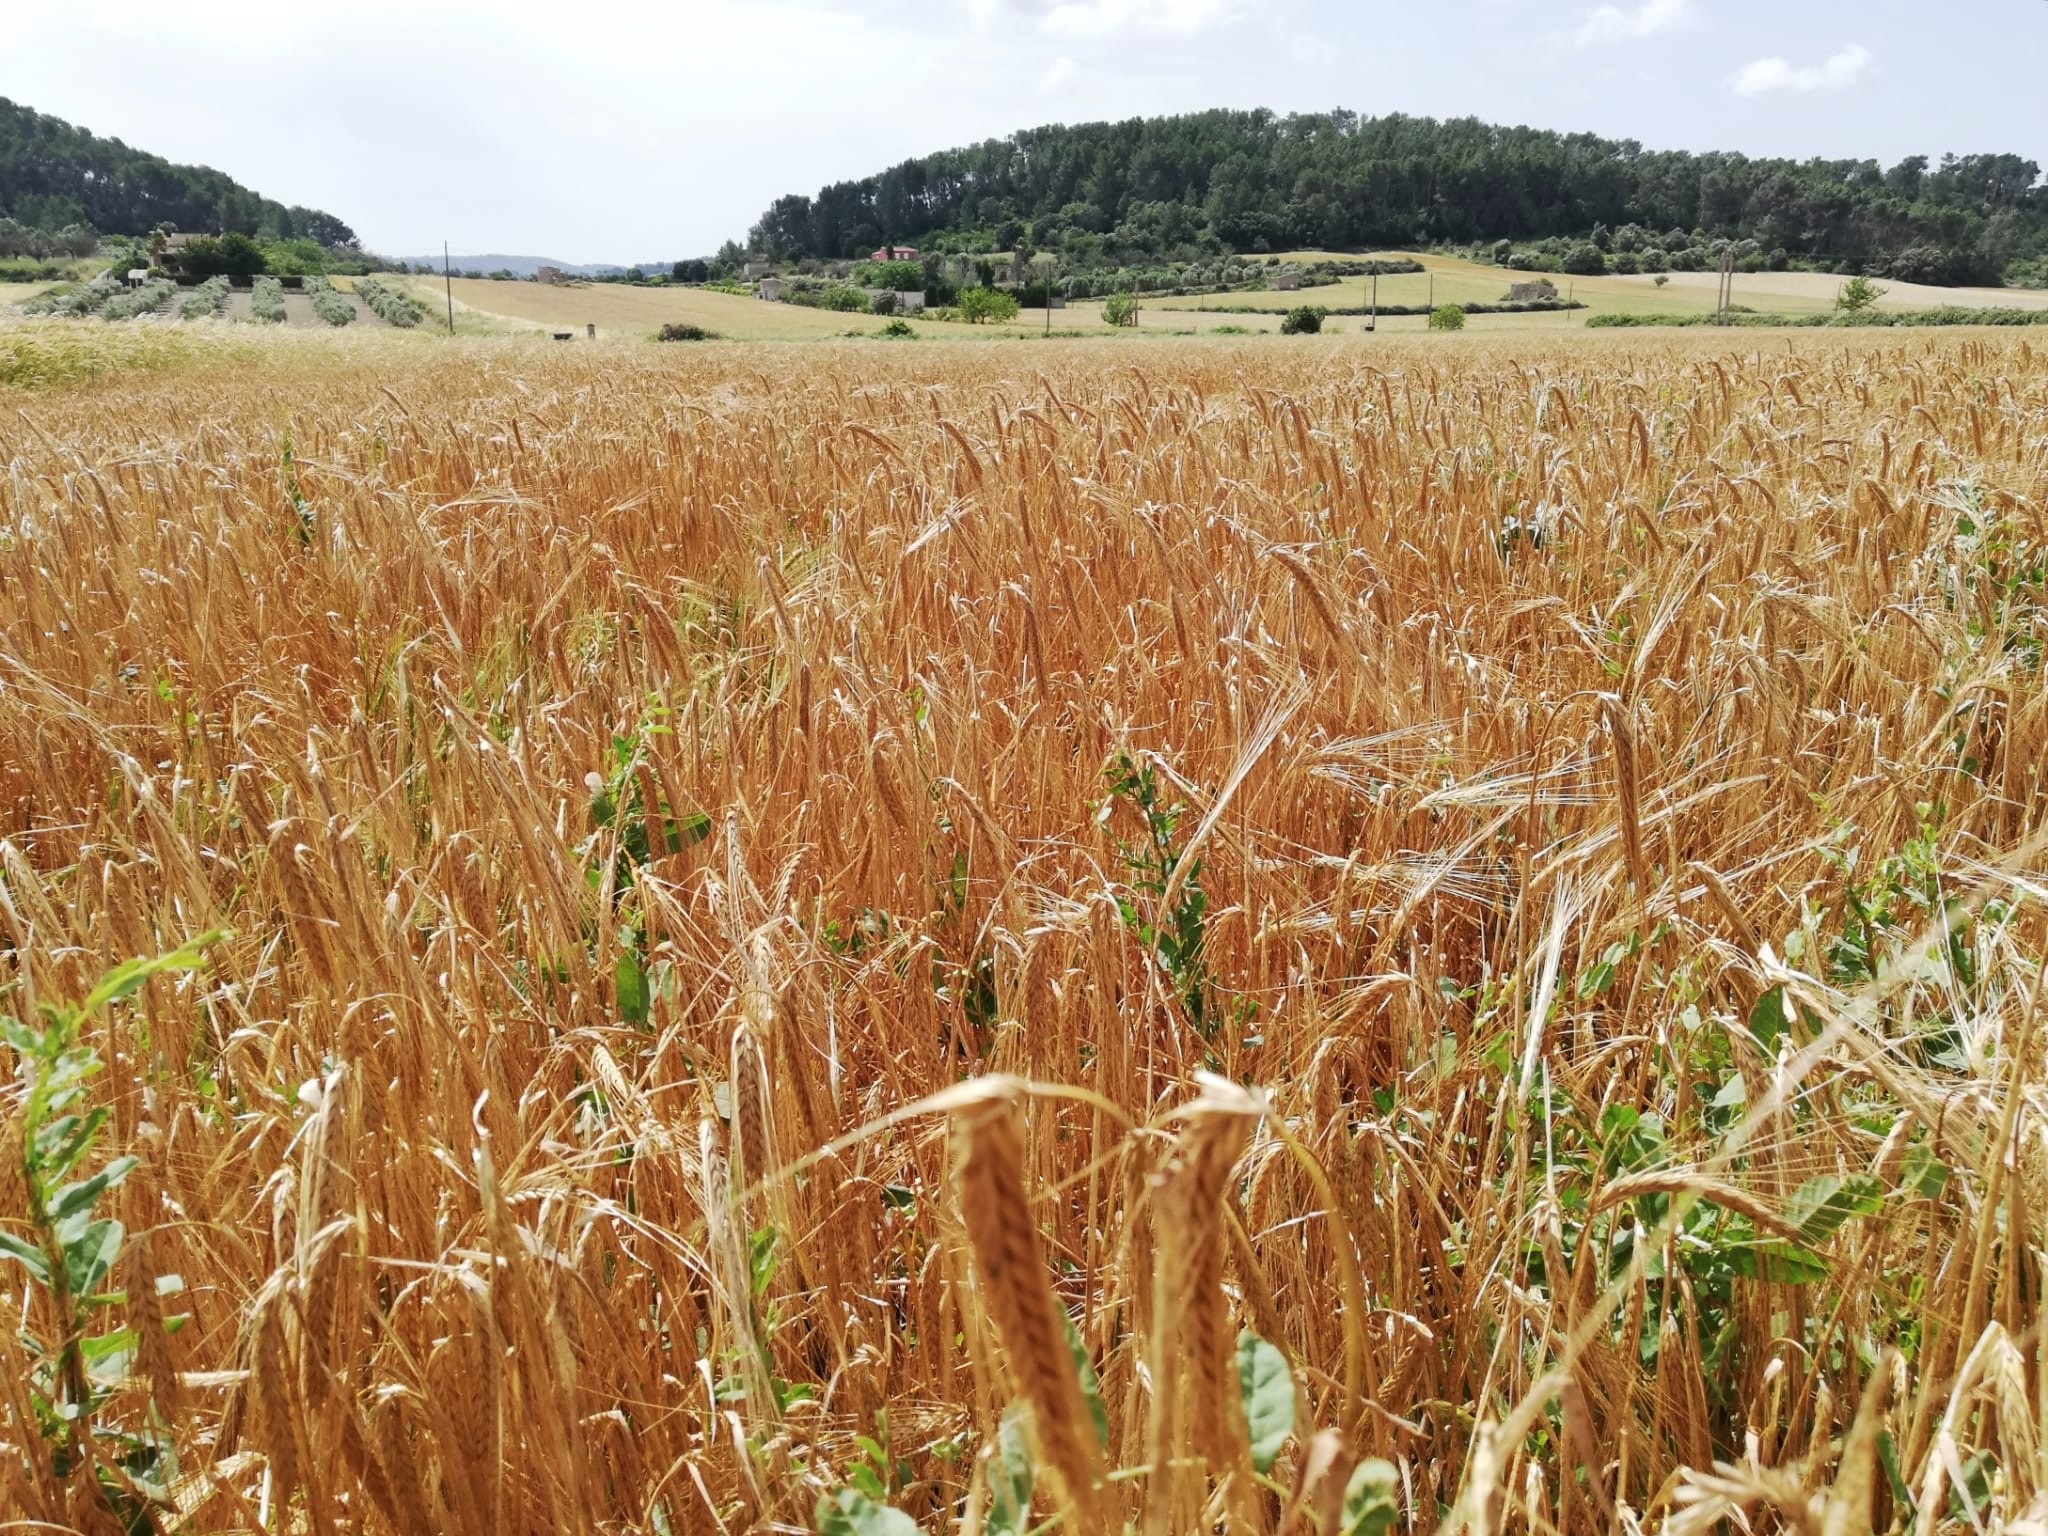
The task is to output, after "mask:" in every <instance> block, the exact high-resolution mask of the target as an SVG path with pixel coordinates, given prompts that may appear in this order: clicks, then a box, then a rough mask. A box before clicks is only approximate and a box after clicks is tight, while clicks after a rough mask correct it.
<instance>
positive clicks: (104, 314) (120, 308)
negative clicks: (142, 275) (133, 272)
mask: <svg viewBox="0 0 2048 1536" xmlns="http://www.w3.org/2000/svg"><path fill="white" fill-rule="evenodd" d="M177 291H178V285H177V284H176V283H173V282H171V281H170V280H169V279H168V278H162V277H153V278H151V279H150V280H149V281H148V282H146V283H144V284H143V285H142V286H141V287H140V288H128V289H124V290H122V291H121V292H119V293H116V294H115V295H114V296H113V297H112V298H111V299H108V300H107V302H106V303H104V304H102V305H101V306H100V318H101V319H102V320H133V319H134V318H135V317H136V316H137V315H146V314H149V313H150V312H151V311H153V310H155V309H157V308H158V307H160V306H161V305H162V304H163V302H164V301H165V300H166V299H168V298H170V297H171V296H172V295H173V294H175V293H176V292H177Z"/></svg>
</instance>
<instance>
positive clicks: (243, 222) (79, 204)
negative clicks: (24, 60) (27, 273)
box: [0, 97, 356, 247]
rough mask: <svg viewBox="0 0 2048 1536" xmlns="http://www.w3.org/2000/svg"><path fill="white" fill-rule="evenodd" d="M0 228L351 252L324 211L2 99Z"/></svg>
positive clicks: (345, 233)
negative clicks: (293, 244)
mask: <svg viewBox="0 0 2048 1536" xmlns="http://www.w3.org/2000/svg"><path fill="white" fill-rule="evenodd" d="M0 220H11V221H12V222H13V223H14V224H15V225H17V226H22V227H25V228H27V229H31V230H61V229H66V228H67V227H73V226H79V225H89V226H91V228H92V229H94V230H97V231H98V232H99V233H100V234H103V235H146V234H148V233H149V232H150V231H151V230H153V229H155V228H156V227H157V226H158V225H159V224H168V225H170V226H172V227H173V228H175V229H178V230H181V231H183V232H185V233H187V234H225V233H228V232H230V231H235V232H238V233H241V234H245V235H256V236H260V237H264V238H268V239H274V240H295V239H308V240H317V241H319V242H320V244H322V245H325V246H346V247H353V246H354V245H355V244H356V235H355V231H354V230H352V229H350V228H349V227H348V226H347V225H346V224H344V223H342V222H341V220H340V219H337V218H336V217H335V216H334V215H333V214H331V213H322V212H321V211H320V210H319V209H317V208H300V207H287V206H286V205H285V204H283V203H280V202H276V201H274V200H272V199H271V198H267V197H264V196H262V195H261V194H259V193H256V192H252V191H250V190H249V189H248V188H247V187H245V186H243V185H242V184H241V183H240V182H238V181H236V180H235V179H234V178H233V177H231V176H227V175H224V174H223V173H222V172H220V171H216V170H213V169H211V168H210V167H208V166H203V165H173V164H172V163H171V162H170V161H168V160H165V159H164V158H162V157H161V156H159V155H152V154H149V153H147V152H145V151H143V150H139V149H130V148H129V147H128V146H127V145H126V144H123V143H122V142H121V141H120V140H119V139H103V138H101V137H100V136H99V135H98V134H95V133H91V132H88V131H87V130H86V129H83V128H76V127H73V126H72V125H71V124H70V123H67V122H65V121H64V120H63V119H61V118H55V117H50V116H47V115H46V114H44V113H41V112H37V111H34V110H32V109H30V108H28V107H24V106H21V105H19V104H17V103H15V102H12V101H9V100H7V99H6V98H5V97H0Z"/></svg>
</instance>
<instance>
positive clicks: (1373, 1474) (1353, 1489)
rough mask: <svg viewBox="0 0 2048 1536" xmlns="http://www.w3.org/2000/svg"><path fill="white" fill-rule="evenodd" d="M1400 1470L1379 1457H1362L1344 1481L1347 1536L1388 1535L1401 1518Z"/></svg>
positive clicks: (1341, 1523)
mask: <svg viewBox="0 0 2048 1536" xmlns="http://www.w3.org/2000/svg"><path fill="white" fill-rule="evenodd" d="M1400 1477H1401V1475H1400V1473H1398V1472H1396V1471H1395V1470H1394V1464H1393V1463H1392V1462H1389V1461H1381V1460H1379V1459H1378V1458H1377V1457H1374V1458H1371V1459H1368V1460H1366V1461H1361V1462H1360V1463H1359V1464H1358V1465H1357V1466H1356V1467H1355V1468H1353V1469H1352V1472H1351V1481H1350V1482H1348V1483H1346V1484H1345V1485H1344V1518H1343V1519H1342V1520H1341V1521H1340V1522H1339V1524H1340V1526H1341V1528H1342V1530H1343V1533H1344V1536H1388V1532H1390V1531H1392V1530H1393V1529H1394V1526H1395V1523H1396V1522H1397V1521H1398V1520H1399V1519H1400V1515H1401V1502H1400V1497H1399V1492H1400V1487H1401V1482H1400Z"/></svg>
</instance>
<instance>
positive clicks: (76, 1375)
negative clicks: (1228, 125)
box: [0, 306, 2048, 1536]
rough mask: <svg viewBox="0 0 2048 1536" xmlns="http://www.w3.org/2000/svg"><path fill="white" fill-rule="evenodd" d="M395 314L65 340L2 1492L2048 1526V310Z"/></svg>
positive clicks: (176, 1498) (113, 1519)
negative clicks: (566, 318)
mask: <svg viewBox="0 0 2048 1536" xmlns="http://www.w3.org/2000/svg"><path fill="white" fill-rule="evenodd" d="M764 307H765V306H764ZM353 329H354V328H351V330H350V332H344V333H333V334H326V335H323V336H322V337H320V338H319V339H317V340H316V341H315V342H313V343H312V344H310V345H309V346H303V347H285V346H281V345H279V344H278V343H276V342H275V341H272V340H267V339H266V340H245V339H244V338H243V336H242V335H239V334H234V333H227V334H226V335H225V337H224V344H232V345H233V346H234V347H235V348H236V351H235V353H234V354H233V355H232V357H224V359H223V361H222V363H221V364H219V365H218V366H216V367H215V368H214V370H213V371H212V372H209V373H204V374H200V373H196V372H189V371H188V372H181V373H179V374H175V375H152V376H136V377H129V378H113V379H109V380H106V381H103V382H101V383H99V384H96V385H93V386H90V387H87V388H84V389H72V390H65V389H53V390H51V391H49V392H45V393H41V394H38V395H35V396H28V395H15V394H11V393H8V392H6V391H5V390H0V396H4V397H5V399H6V401H7V408H6V409H4V410H0V456H4V457H5V459H6V460H7V462H8V464H9V466H10V473H9V474H8V475H7V476H6V477H4V478H0V591H5V592H6V593H8V594H9V601H7V602H6V603H0V680H4V686H0V1013H4V1014H8V1015H12V1016H13V1017H14V1020H15V1022H13V1023H9V1024H7V1025H6V1026H5V1027H4V1029H0V1041H4V1044H0V1061H4V1063H5V1067H6V1070H5V1071H4V1072H0V1138H4V1140H5V1143H6V1145H7V1146H8V1147H9V1148H11V1149H12V1154H11V1156H9V1157H8V1158H6V1159H4V1160H0V1180H4V1182H0V1310H4V1313H5V1316H6V1318H7V1322H6V1325H5V1326H4V1328H0V1381H4V1382H5V1383H7V1390H5V1391H4V1392H0V1509H5V1510H7V1511H8V1512H9V1513H10V1516H12V1517H14V1518H16V1519H18V1520H22V1521H26V1522H44V1523H47V1524H48V1525H50V1526H54V1527H56V1528H61V1529H65V1530H75V1531H87V1532H100V1531H116V1530H128V1531H136V1532H140V1531H145V1530H151V1529H154V1530H156V1531H159V1532H166V1533H167V1532H170V1531H174V1530H175V1531H178V1532H205V1531H226V1530H231V1529H232V1530H259V1529H260V1530H269V1531H277V1532H307V1533H312V1532H336V1533H361V1536H399V1533H413V1532H422V1531H437V1532H450V1533H461V1536H490V1533H495V1532H499V1531H517V1532H533V1533H544V1532H545V1533H554V1532H559V1533H563V1536H570V1533H574V1536H588V1533H592V1532H597V1533H603V1536H628V1533H642V1532H671V1531H672V1532H699V1531H701V1532H710V1531H724V1532H730V1533H739V1532H746V1531H767V1530H773V1531H779V1532H795V1531H799V1530H804V1529H809V1528H813V1527H819V1528H822V1529H823V1530H824V1531H825V1532H827V1533H830V1536H841V1533H852V1532H859V1533H869V1536H909V1533H912V1532H915V1531H918V1530H923V1531H926V1532H930V1533H933V1536H938V1533H940V1532H945V1531H964V1532H982V1533H985V1536H1022V1533H1025V1532H1029V1531H1044V1530H1050V1529H1056V1530H1058V1531H1060V1532H1062V1533H1074V1536H1098V1533H1100V1536H1112V1533H1116V1532H1119V1531H1123V1530H1125V1529H1127V1528H1136V1529H1140V1530H1143V1531H1146V1532H1149V1533H1154V1536H1188V1533H1195V1532H1211V1531H1216V1530H1219V1529H1222V1530H1228V1531H1230V1532H1233V1533H1244V1536H1257V1533H1261V1532H1264V1533H1275V1536H1277V1533H1278V1532H1280V1531H1282V1530H1286V1531H1288V1532H1290V1533H1291V1536H1307V1533H1308V1532H1309V1531H1311V1530H1314V1531H1318V1532H1320V1533H1321V1536H1340V1533H1347V1536H1349V1533H1364V1532H1372V1533H1380V1536H1392V1533H1400V1536H1426V1533H1429V1532H1432V1531H1439V1530H1441V1531H1445V1532H1449V1531H1453V1530H1456V1531H1465V1532H1486V1533H1489V1536H1523V1533H1529V1536H1552V1533H1555V1532H1572V1533H1577V1532H1586V1531H1592V1532H1602V1531H1637V1530H1641V1531H1652V1532H1658V1533H1661V1536H1709V1533H1713V1532H1718V1531H1724V1530H1751V1531H1758V1532H1767V1531H1800V1532H1816V1533H1818V1532H1827V1533H1836V1532H1865V1531H1872V1530H1877V1531H1899V1530H1905V1529H1908V1528H1910V1529H1911V1530H1913V1531H1914V1532H1916V1533H1917V1536H1962V1533H1964V1532H1979V1533H1981V1532H1986V1531H2000V1532H2006V1533H2010V1536H2019V1533H2022V1532H2027V1531H2036V1530H2038V1529H2040V1524H2041V1522H2042V1519H2043V1517H2044V1514H2048V1467H2044V1462H2043V1460H2042V1457H2041V1454H2040V1446H2041V1441H2040V1436H2039V1426H2040V1425H2041V1424H2042V1423H2043V1422H2044V1418H2043V1415H2044V1411H2048V1397H2044V1393H2048V1377H2044V1374H2043V1372H2042V1371H2041V1369H2040V1360H2039V1353H2038V1341H2039V1337H2040V1325H2041V1320H2042V1313H2041V1297H2042V1280H2041V1275H2042V1270H2041V1256H2040V1223H2041V1221H2042V1217H2043V1212H2044V1211H2048V1150H2044V1146H2043V1141H2042V1135H2041V1130H2042V1126H2043V1117H2044V1115H2048V1067H2044V1053H2043V1044H2042V1040H2043V1036H2042V1030H2041V1023H2042V1016H2041V1011H2040V1002H2041V978H2042V967H2043V962H2044V957H2048V907H2044V901H2048V893H2044V889H2043V886H2042V883H2041V879H2040V870H2041V867H2042V832H2041V828H2042V825H2043V821H2044V816H2048V780H2044V765H2048V690H2044V673H2043V658H2044V654H2048V574H2044V573H2048V533H2044V530H2043V527H2042V522H2041V509H2042V508H2043V506H2044V505H2048V365H2044V359H2043V352H2042V350H2041V349H2040V347H2039V346H2038V345H2032V346H2030V345H2029V344H2027V343H2026V342H2025V341H2024V340H2020V339H2012V338H2005V337H1974V338H1964V339H1960V340H1957V339H1940V340H1935V341H1925V340H1913V341H1908V342H1898V341H1895V340H1890V339H1884V338H1869V337H1851V338H1848V339H1838V338H1835V337H1812V336H1802V337H1793V338H1786V339H1782V340H1774V341H1773V342H1772V343H1771V344H1770V345H1769V346H1768V347H1764V348H1755V349H1754V350H1749V348H1750V347H1751V343H1748V342H1743V343H1737V344H1731V343H1730V341H1729V340H1728V339H1727V338H1723V337H1707V338H1701V337H1692V336H1676V337H1670V338H1649V339H1641V338H1634V337H1630V336H1627V335H1617V336H1614V337H1611V338H1608V341H1607V343H1605V344H1602V345H1599V346H1595V347H1587V346H1585V345H1583V344H1581V345H1580V346H1578V347H1574V348H1562V347H1557V348H1551V347H1546V346H1544V345H1543V344H1541V343H1537V344H1534V345H1532V344H1530V343H1529V342H1527V341H1526V340H1524V341H1521V342H1518V343H1516V345H1515V348H1514V350H1513V351H1512V352H1510V351H1509V350H1507V349H1506V348H1504V347H1495V346H1491V345H1489V344H1487V343H1484V342H1479V341H1472V340H1466V339H1459V338H1455V337H1437V338H1416V339H1415V340H1412V341H1406V342H1400V343H1396V344H1395V345H1393V346H1392V347H1390V348H1389V349H1388V350H1387V351H1386V352H1384V353H1381V354H1377V355H1374V356H1371V357H1368V356H1367V355H1365V354H1362V353H1359V352H1357V351H1351V352H1344V351H1336V350H1320V349H1318V348H1316V347H1315V346H1313V345H1311V344H1308V343H1306V342H1304V343H1300V344H1289V345H1288V346H1287V347H1284V348H1283V347H1281V346H1279V345H1278V344H1276V343H1253V344H1246V345H1243V346H1238V345H1232V344H1223V345H1217V344H1214V343H1203V344H1177V343H1174V342H1171V341H1162V342H1159V343H1156V344H1151V345H1148V346H1147V347H1146V348H1145V350H1144V351H1143V352H1142V353H1133V352H1132V351H1130V350H1126V349H1122V348H1111V347H1100V346H1065V345H1062V344H1059V343H1053V344H1050V345H1043V346H1029V347H1027V346H1024V345H1022V344H1015V343H1012V344H1006V345H1002V346H994V347H973V346H963V347H956V348H938V347H902V348H894V349H890V350H888V351H887V352H886V353H885V352H884V351H883V350H882V349H881V348H880V347H879V346H878V345H876V344H871V343H850V344H847V345H845V346H844V347H840V348H836V349H835V348H832V347H829V346H828V347H811V348H806V349H802V350H798V349H777V348H773V347H763V348H758V349H753V350H750V351H748V352H746V353H734V352H732V351H730V350H727V349H716V348H714V349H691V348H671V349H668V350H666V351H656V350H654V349H652V348H646V349H641V350H637V351H631V350H626V349H609V348H605V349H600V348H588V347H559V348H558V347H555V346H553V345H552V344H550V343H546V342H536V343H517V342H507V341H499V342H494V343H489V344H484V343H468V342H464V341H461V340H455V341H451V342H446V343H443V344H441V345H437V346H435V347H432V348H426V347H422V346H420V345H419V344H418V343H417V342H415V341H410V340H408V338H406V337H405V336H403V335H397V334H393V333H389V332H386V333H384V334H383V335H381V336H360V335H356V334H353ZM45 332H46V333H47V334H48V335H49V336H50V337H52V338H53V339H55V340H57V341H59V342H62V341H64V340H65V339H67V338H68V336H69V335H71V334H73V333H71V332H68V331H65V330H63V329H62V328H61V327H58V326H56V325H54V324H52V325H50V326H49V327H46V328H45ZM45 332H38V333H37V334H38V335H39V336H40V335H43V334H45ZM94 334H98V333H94ZM216 334H219V333H216ZM213 344H214V342H213V341H212V339H211V338H210V337H209V338H201V339H200V340H199V341H195V342H193V343H191V344H190V345H191V347H194V348H198V347H201V346H211V345H213ZM883 357H886V358H887V359H888V366H887V367H883V366H880V365H879V360H880V359H881V358H883ZM316 361H317V363H318V368H317V370H316V368H315V366H314V364H315V362H316ZM191 366H192V367H193V368H197V367H199V366H201V365H200V364H198V363H196V362H195V363H193V364H192V365H191ZM17 401H19V403H20V405H21V407H22V408H21V409H20V410H19V411H17V410H16V409H14V408H13V407H14V403H15V402H17ZM81 508H82V510H81ZM138 957H147V958H146V959H142V960H141V961H140V963H138ZM884 1506H888V1507H887V1508H884ZM1055 1520H1057V1521H1058V1524H1057V1525H1056V1526H1055V1525H1049V1524H1048V1522H1052V1521H1055Z"/></svg>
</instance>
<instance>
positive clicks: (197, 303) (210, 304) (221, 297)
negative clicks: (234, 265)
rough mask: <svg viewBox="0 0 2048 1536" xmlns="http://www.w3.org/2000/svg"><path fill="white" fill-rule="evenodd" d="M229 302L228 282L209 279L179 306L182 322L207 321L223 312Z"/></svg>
mask: <svg viewBox="0 0 2048 1536" xmlns="http://www.w3.org/2000/svg"><path fill="white" fill-rule="evenodd" d="M227 301H228V280H227V279H226V278H224V277H209V278H208V279H207V280H206V281H205V282H203V283H201V284H200V285H199V286H198V287H197V288H194V289H193V290H192V291H191V292H190V293H188V294H186V295H185V302H184V303H182V304H180V305H179V306H178V318H179V319H180V320H205V319H208V318H210V317H212V316H214V315H217V314H219V313H220V311H221V306H222V305H224V304H226V303H227Z"/></svg>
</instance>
